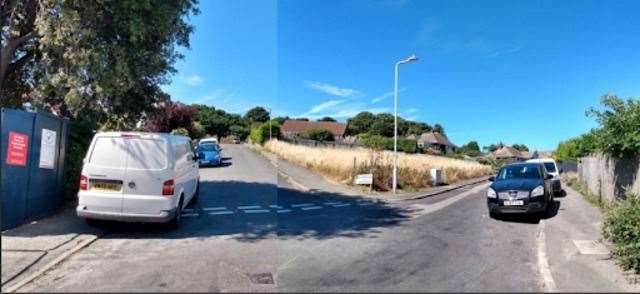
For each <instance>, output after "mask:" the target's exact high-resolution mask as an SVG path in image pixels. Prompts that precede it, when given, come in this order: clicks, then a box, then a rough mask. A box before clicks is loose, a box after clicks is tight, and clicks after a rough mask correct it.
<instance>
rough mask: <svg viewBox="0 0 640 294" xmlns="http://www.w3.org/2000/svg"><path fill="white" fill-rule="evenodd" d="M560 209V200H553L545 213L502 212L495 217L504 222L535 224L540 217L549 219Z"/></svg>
mask: <svg viewBox="0 0 640 294" xmlns="http://www.w3.org/2000/svg"><path fill="white" fill-rule="evenodd" d="M559 210H560V201H557V200H554V201H553V203H552V204H551V208H550V210H549V213H548V214H545V213H533V214H524V213H503V214H498V215H496V217H495V219H496V220H500V221H504V222H515V223H526V224H537V223H539V222H540V220H542V219H550V218H553V217H555V216H556V215H557V214H558V211H559Z"/></svg>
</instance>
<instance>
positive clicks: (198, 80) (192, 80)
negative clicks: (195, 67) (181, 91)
mask: <svg viewBox="0 0 640 294" xmlns="http://www.w3.org/2000/svg"><path fill="white" fill-rule="evenodd" d="M184 80H185V82H186V83H187V85H189V86H199V85H201V84H202V82H204V79H203V78H202V77H201V76H199V75H191V76H188V77H185V78H184Z"/></svg>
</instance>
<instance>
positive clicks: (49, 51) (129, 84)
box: [3, 0, 198, 129]
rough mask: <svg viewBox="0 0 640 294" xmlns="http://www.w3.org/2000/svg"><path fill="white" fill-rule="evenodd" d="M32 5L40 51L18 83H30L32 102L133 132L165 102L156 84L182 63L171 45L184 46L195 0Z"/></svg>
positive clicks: (52, 0) (77, 0)
mask: <svg viewBox="0 0 640 294" xmlns="http://www.w3.org/2000/svg"><path fill="white" fill-rule="evenodd" d="M10 2H14V1H10ZM18 2H21V3H27V2H29V1H18ZM36 2H37V3H38V5H37V9H34V10H33V11H35V12H36V16H35V20H34V27H35V29H34V33H33V36H34V38H35V39H34V40H33V41H30V42H32V43H37V44H38V47H37V48H38V50H39V51H40V52H36V53H37V54H35V56H34V57H35V58H34V59H32V60H33V62H34V63H35V64H34V66H30V67H29V68H30V69H31V70H32V72H31V73H29V75H28V76H27V77H23V78H24V79H25V81H26V83H28V84H30V85H33V88H32V89H31V90H30V92H28V93H27V94H28V95H29V97H31V98H32V99H33V100H34V101H33V102H34V104H36V105H37V106H40V107H44V108H50V109H53V110H56V111H57V112H58V113H61V114H65V115H69V116H73V117H79V118H81V119H86V120H95V121H97V122H98V123H99V124H101V125H105V127H106V128H110V129H130V128H133V127H134V126H135V124H136V122H138V121H139V119H140V118H141V117H142V116H143V115H144V113H145V112H148V111H150V110H152V105H153V104H154V103H155V102H158V101H165V100H168V95H166V94H165V93H163V92H162V90H161V89H160V87H159V86H160V85H161V84H163V83H165V82H167V81H168V77H169V74H171V73H173V72H175V70H174V68H173V64H174V62H175V61H176V60H177V59H179V58H181V57H182V55H180V53H179V52H178V51H177V50H175V47H176V46H184V47H188V46H189V35H190V33H191V32H192V30H193V29H192V27H191V25H189V24H188V23H187V22H186V18H187V17H188V16H189V15H190V14H193V13H197V12H198V10H197V8H196V0H176V1H160V0H148V1H106V0H96V1H83V0H65V1H63V0H37V1H36ZM4 12H5V11H4V10H3V13H4ZM3 17H4V14H3ZM3 20H4V18H3ZM3 28H4V26H3ZM3 38H4V37H3ZM25 44H29V42H27V43H25ZM3 45H4V42H3ZM7 46H8V45H7ZM25 46H27V45H25ZM24 48H29V47H24ZM24 50H27V49H24ZM24 50H23V51H20V50H17V51H14V53H12V54H13V57H12V58H13V60H16V58H19V56H23V55H24V53H23V52H25V51H24ZM4 52H5V51H4V50H3V54H4ZM16 52H17V53H16ZM8 53H10V51H7V54H8ZM24 56H26V55H24ZM3 91H4V86H3Z"/></svg>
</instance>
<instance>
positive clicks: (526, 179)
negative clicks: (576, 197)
mask: <svg viewBox="0 0 640 294" xmlns="http://www.w3.org/2000/svg"><path fill="white" fill-rule="evenodd" d="M552 179H553V175H551V174H548V173H547V171H546V169H545V168H544V166H543V165H542V164H541V163H513V164H508V165H505V166H503V167H502V168H501V169H500V171H499V172H498V175H497V176H495V177H491V178H490V179H489V180H490V181H492V182H493V183H492V184H491V186H489V189H488V190H487V206H488V207H489V214H490V215H491V217H496V215H497V214H500V213H537V212H545V213H547V214H548V213H549V212H550V210H551V206H552V203H553V192H552V191H553V189H552Z"/></svg>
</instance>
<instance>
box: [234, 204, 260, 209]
mask: <svg viewBox="0 0 640 294" xmlns="http://www.w3.org/2000/svg"><path fill="white" fill-rule="evenodd" d="M258 208H262V206H260V205H245V206H238V209H258Z"/></svg>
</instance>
